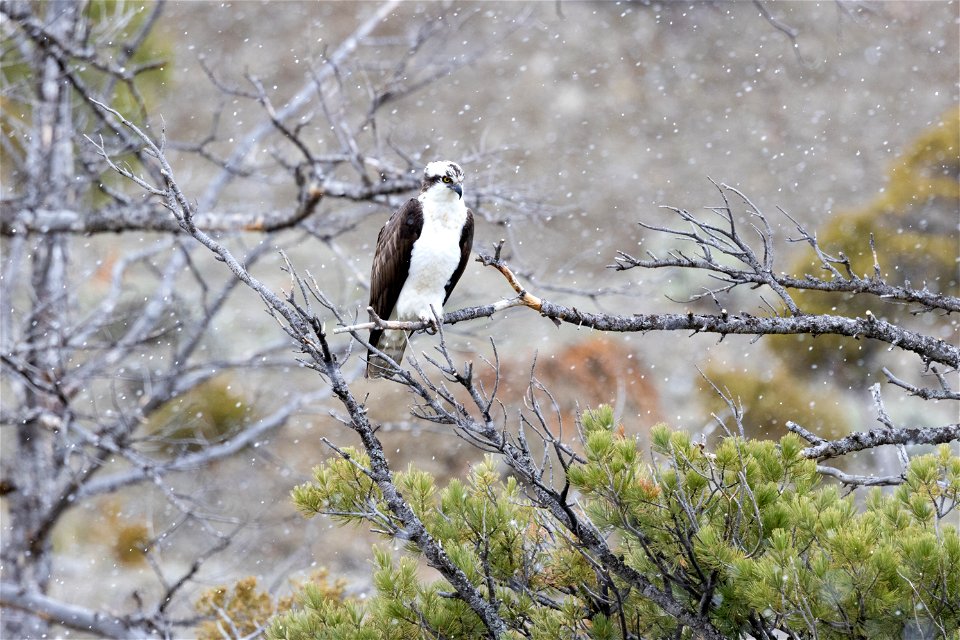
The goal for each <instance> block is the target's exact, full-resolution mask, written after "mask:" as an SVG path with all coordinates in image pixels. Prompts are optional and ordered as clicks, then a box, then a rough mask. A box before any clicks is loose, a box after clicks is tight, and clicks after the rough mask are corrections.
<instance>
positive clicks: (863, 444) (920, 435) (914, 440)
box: [787, 423, 960, 460]
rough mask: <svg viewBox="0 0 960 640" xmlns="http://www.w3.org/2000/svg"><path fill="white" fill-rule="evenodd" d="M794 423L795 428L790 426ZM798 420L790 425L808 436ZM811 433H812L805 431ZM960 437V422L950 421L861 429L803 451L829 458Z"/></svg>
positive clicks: (947, 440) (809, 454)
mask: <svg viewBox="0 0 960 640" xmlns="http://www.w3.org/2000/svg"><path fill="white" fill-rule="evenodd" d="M790 425H793V427H794V428H791V427H790ZM796 426H797V425H796V423H789V424H788V425H787V428H788V429H790V430H791V431H794V432H795V433H797V434H798V435H800V436H801V437H805V436H804V433H803V432H805V431H806V430H803V431H799V430H797V429H796ZM806 433H809V432H806ZM957 439H960V424H948V425H945V426H942V427H897V428H894V429H891V428H885V429H875V430H873V431H858V432H855V433H851V434H850V435H848V436H845V437H843V438H839V439H837V440H822V441H820V442H818V443H816V444H814V445H813V446H812V447H807V448H806V449H804V450H803V456H804V457H805V458H812V459H816V460H828V459H830V458H836V457H838V456H842V455H846V454H848V453H853V452H855V451H863V450H864V449H872V448H874V447H880V446H883V445H887V444H902V445H917V444H943V443H946V442H953V441H954V440H957Z"/></svg>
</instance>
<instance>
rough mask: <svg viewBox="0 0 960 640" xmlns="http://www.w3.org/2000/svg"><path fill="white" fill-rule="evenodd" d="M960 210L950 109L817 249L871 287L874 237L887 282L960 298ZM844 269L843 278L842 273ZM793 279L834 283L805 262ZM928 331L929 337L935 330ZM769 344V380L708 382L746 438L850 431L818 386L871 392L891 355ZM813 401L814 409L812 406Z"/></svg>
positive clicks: (849, 305) (838, 302)
mask: <svg viewBox="0 0 960 640" xmlns="http://www.w3.org/2000/svg"><path fill="white" fill-rule="evenodd" d="M958 210H960V109H957V108H954V109H951V110H950V111H947V112H946V113H945V114H943V117H942V118H941V120H940V122H939V123H937V124H936V125H934V126H932V127H930V128H929V129H927V130H925V131H923V132H922V133H921V134H920V135H919V137H918V138H917V139H916V140H915V141H914V142H913V143H912V144H911V145H910V147H909V148H908V149H907V150H906V151H905V152H904V153H903V154H902V155H901V156H900V157H899V158H897V160H896V161H895V162H894V165H893V166H892V167H891V169H890V172H889V174H888V183H887V185H886V188H885V189H884V191H883V193H882V194H881V195H879V196H878V197H877V198H875V199H874V200H873V201H871V202H870V203H869V204H867V205H866V206H865V207H863V208H862V209H858V210H855V211H848V212H842V213H839V214H837V215H836V216H834V217H833V218H832V219H831V220H830V221H829V222H828V223H827V224H826V226H824V227H823V228H821V229H818V230H817V231H818V232H817V240H818V241H819V243H820V246H821V247H822V248H823V250H824V251H826V252H827V253H828V254H830V255H833V256H839V255H840V253H843V254H844V255H845V256H846V257H847V258H849V260H850V264H851V267H852V270H853V272H854V273H855V274H856V275H858V276H859V277H862V278H863V277H873V276H874V256H873V252H872V251H871V249H870V236H871V234H872V235H873V237H874V239H875V244H876V251H877V260H878V262H879V266H880V270H881V276H882V277H883V278H884V279H885V280H886V281H887V282H888V283H890V284H896V285H906V284H908V283H909V285H910V286H912V287H915V288H917V289H922V288H923V287H924V286H927V287H929V288H930V289H931V290H933V291H940V292H943V293H947V294H949V295H958V293H960V292H958V281H957V263H956V261H957V250H958V249H957V248H958V246H960V237H958V231H957V211H958ZM838 268H839V269H840V271H841V272H842V273H844V275H846V273H845V270H844V269H843V267H838ZM790 273H791V274H793V275H795V276H797V277H802V276H804V275H807V274H809V275H812V276H814V277H817V278H825V279H829V273H827V272H826V271H824V270H823V269H822V267H821V265H820V263H819V261H818V260H817V258H816V256H814V255H812V254H811V253H809V252H808V253H805V254H804V257H803V258H802V259H800V260H798V261H797V262H795V263H794V264H793V265H792V268H791V269H790ZM791 295H792V296H793V297H794V299H795V301H796V302H797V304H798V305H799V306H800V308H801V309H802V310H803V311H804V312H806V313H812V314H831V315H842V316H849V317H863V316H864V315H865V314H866V312H867V311H868V310H869V311H871V312H872V313H873V314H874V315H875V316H877V317H878V318H881V319H883V320H888V321H891V322H899V323H904V324H905V325H907V326H916V325H917V324H918V323H924V322H926V323H934V322H939V321H940V320H939V318H938V317H937V316H934V315H926V316H921V317H919V318H918V317H915V316H911V314H910V311H911V308H912V307H911V306H910V305H903V304H891V303H888V302H885V301H884V300H882V299H881V298H878V297H876V296H868V295H863V294H845V295H838V294H831V293H823V292H818V291H792V292H791ZM927 330H928V331H929V330H932V329H931V328H930V326H929V325H928V326H927ZM764 340H765V343H766V345H767V347H768V348H769V349H770V351H771V352H772V353H773V355H774V356H775V357H776V358H777V360H778V361H779V365H780V366H777V367H775V368H776V369H777V371H776V372H775V373H774V374H773V378H772V379H770V380H765V379H763V378H761V377H759V376H757V375H756V374H747V373H743V372H739V371H730V370H722V369H721V368H720V367H717V366H713V367H710V370H709V372H708V377H709V378H710V380H712V381H713V382H714V383H715V384H717V385H718V386H719V387H721V388H723V387H726V388H728V389H730V391H731V392H732V393H733V396H734V397H739V398H740V399H741V400H742V401H743V403H744V405H745V408H746V409H747V416H746V420H745V424H746V426H747V427H748V428H749V429H750V431H749V435H753V436H756V437H776V436H779V435H782V434H783V433H785V430H784V428H783V426H782V424H779V425H778V424H777V421H782V420H784V419H792V420H795V421H797V422H800V423H801V424H803V425H804V426H806V427H808V428H810V429H813V430H814V431H815V432H817V433H820V434H821V435H823V436H824V437H831V436H836V435H841V434H842V433H845V432H846V431H849V430H848V429H847V428H846V426H845V425H846V424H848V423H849V420H847V416H846V415H844V411H843V410H842V407H840V406H838V402H840V399H839V397H838V396H837V394H836V393H831V392H827V391H825V389H824V388H823V386H822V385H818V384H817V383H816V382H814V381H815V380H817V379H823V378H824V377H825V376H829V378H830V380H831V382H832V383H835V382H836V381H837V380H840V381H842V382H846V383H847V384H851V385H853V386H855V387H862V386H865V385H866V384H869V383H868V382H866V378H867V376H875V375H876V374H877V372H878V368H879V366H880V363H878V361H877V359H878V358H879V357H880V356H881V355H882V354H883V353H884V352H885V350H886V349H887V346H886V345H884V344H881V343H879V342H873V341H868V340H853V339H850V338H843V337H838V336H817V337H814V336H809V335H802V336H768V337H766V338H765V339H764ZM831 386H832V387H834V388H835V387H836V384H832V385H831ZM705 393H706V394H708V395H707V396H706V403H707V407H708V408H709V409H710V410H711V411H718V410H722V409H723V404H722V400H720V399H719V398H717V396H716V394H715V393H714V392H713V390H712V389H707V390H706V392H705ZM811 399H816V404H815V405H811V404H810V402H811Z"/></svg>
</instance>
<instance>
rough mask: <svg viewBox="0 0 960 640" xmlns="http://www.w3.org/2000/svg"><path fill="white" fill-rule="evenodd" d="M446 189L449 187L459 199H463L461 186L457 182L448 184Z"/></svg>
mask: <svg viewBox="0 0 960 640" xmlns="http://www.w3.org/2000/svg"><path fill="white" fill-rule="evenodd" d="M447 189H450V190H451V191H453V192H454V193H456V194H457V197H458V198H459V199H461V200H462V199H463V187H461V186H460V185H459V184H448V185H447Z"/></svg>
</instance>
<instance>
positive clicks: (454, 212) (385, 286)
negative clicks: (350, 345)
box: [366, 160, 473, 378]
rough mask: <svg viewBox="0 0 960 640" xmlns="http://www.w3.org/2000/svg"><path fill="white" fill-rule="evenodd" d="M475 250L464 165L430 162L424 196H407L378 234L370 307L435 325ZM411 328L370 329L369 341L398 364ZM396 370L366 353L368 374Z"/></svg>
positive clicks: (384, 315) (383, 374) (384, 374)
mask: <svg viewBox="0 0 960 640" xmlns="http://www.w3.org/2000/svg"><path fill="white" fill-rule="evenodd" d="M472 248H473V212H472V211H471V210H470V209H468V208H467V206H466V204H465V203H464V201H463V169H461V168H460V165H458V164H457V163H456V162H451V161H449V160H439V161H434V162H430V163H429V164H427V166H426V167H425V168H424V170H423V180H422V181H421V183H420V194H419V195H418V196H417V197H416V198H411V199H409V200H407V201H406V202H405V203H404V204H403V205H401V206H400V208H399V209H397V210H396V211H395V212H394V213H393V215H391V216H390V218H389V219H388V220H387V222H386V224H384V225H383V228H382V229H380V234H379V235H378V236H377V247H376V250H375V251H374V254H373V266H372V268H371V273H370V305H369V306H370V307H371V308H372V309H373V311H374V313H376V314H377V316H379V317H380V318H382V319H384V320H400V321H418V320H422V321H426V322H430V323H432V324H435V323H436V318H441V317H442V316H443V305H444V304H446V302H447V300H448V299H449V298H450V294H451V293H452V292H453V288H454V287H455V286H457V282H459V281H460V276H462V275H463V271H464V269H466V266H467V260H468V259H469V257H470V251H471V249H472ZM407 335H408V334H407V332H406V331H398V330H386V331H385V330H383V329H377V328H374V329H371V330H370V335H369V339H368V340H367V342H368V343H369V344H370V346H371V347H373V348H375V349H378V350H379V351H381V352H382V353H383V354H384V355H386V356H388V357H389V358H390V359H392V360H393V361H394V362H395V363H396V364H397V365H399V364H400V362H401V361H402V359H403V352H404V350H405V349H406V346H407ZM394 372H395V368H394V367H393V366H392V365H391V363H390V362H389V361H388V360H386V359H385V358H384V357H383V356H381V355H379V354H377V353H376V352H375V351H374V349H368V351H367V369H366V377H368V378H384V377H389V376H391V375H392V374H393V373H394Z"/></svg>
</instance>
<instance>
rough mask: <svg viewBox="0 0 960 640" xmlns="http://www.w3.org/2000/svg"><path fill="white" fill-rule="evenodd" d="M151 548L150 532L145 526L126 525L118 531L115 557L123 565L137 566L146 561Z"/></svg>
mask: <svg viewBox="0 0 960 640" xmlns="http://www.w3.org/2000/svg"><path fill="white" fill-rule="evenodd" d="M149 547H150V531H149V529H147V526H146V525H145V524H141V523H134V524H126V525H123V526H122V527H120V529H119V530H118V531H117V538H116V540H115V541H114V543H113V555H114V557H115V558H116V559H117V560H119V561H120V563H121V564H127V565H136V564H142V563H143V562H145V561H146V554H147V550H148V549H149Z"/></svg>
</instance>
